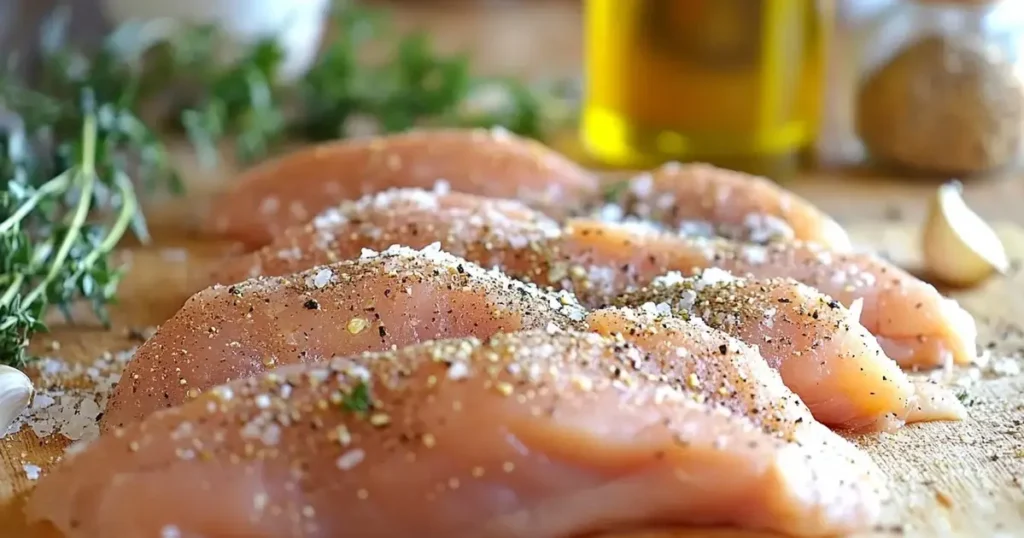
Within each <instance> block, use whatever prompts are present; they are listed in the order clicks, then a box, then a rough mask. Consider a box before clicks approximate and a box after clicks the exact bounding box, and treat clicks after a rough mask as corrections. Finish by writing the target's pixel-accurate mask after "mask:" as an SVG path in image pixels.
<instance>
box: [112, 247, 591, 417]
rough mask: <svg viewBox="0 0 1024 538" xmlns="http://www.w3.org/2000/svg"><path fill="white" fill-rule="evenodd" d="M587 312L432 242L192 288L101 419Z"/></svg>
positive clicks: (564, 321)
mask: <svg viewBox="0 0 1024 538" xmlns="http://www.w3.org/2000/svg"><path fill="white" fill-rule="evenodd" d="M584 315H585V312H584V310H583V309H582V307H580V306H579V304H577V303H576V299H575V298H574V297H573V296H572V295H571V294H569V293H567V292H562V293H557V294H556V293H549V292H545V291H542V290H540V289H538V288H537V287H536V286H532V285H529V284H524V283H522V282H520V281H517V280H513V279H510V278H508V277H506V276H505V275H503V274H501V273H499V272H496V271H486V270H484V269H481V268H480V267H479V266H477V265H475V264H472V263H469V262H467V261H465V260H462V259H461V258H456V257H454V256H451V255H449V254H446V253H443V252H441V251H440V250H439V249H438V248H437V245H434V247H433V248H425V249H423V250H421V251H415V250H412V249H408V248H397V247H396V248H392V249H388V250H386V251H384V252H381V253H376V252H366V253H364V255H363V256H362V257H361V258H359V259H356V260H352V261H345V262H339V263H337V264H333V265H327V266H320V267H316V268H313V269H310V270H308V271H305V272H303V273H297V274H294V275H290V276H288V277H275V278H261V279H253V280H249V281H246V282H242V283H239V284H235V285H232V286H214V287H212V288H209V289H206V290H204V291H201V292H199V293H197V294H196V295H194V296H193V297H192V298H191V299H189V300H188V302H186V303H185V305H184V306H183V307H182V308H181V310H180V311H178V313H177V314H175V315H174V317H172V318H171V319H170V320H168V321H167V322H166V323H164V324H163V325H162V326H161V327H160V329H159V331H157V333H156V334H155V335H154V336H153V337H152V338H150V339H149V341H147V342H146V343H145V344H144V345H142V346H141V347H140V348H139V349H138V351H136V352H135V357H134V358H133V359H132V361H131V362H130V363H128V366H127V368H126V369H125V371H124V373H123V375H122V378H121V382H120V383H119V384H118V386H117V388H116V390H115V391H114V393H113V394H112V395H111V398H110V401H109V403H108V407H107V411H106V413H105V414H104V416H103V421H102V423H101V426H102V427H103V429H105V430H109V429H110V428H111V427H112V426H121V425H124V424H127V423H129V422H132V421H135V420H138V419H140V418H142V417H143V416H145V415H147V414H148V413H151V412H153V411H155V410H157V409H161V408H165V407H171V406H174V405H178V404H180V403H182V402H183V401H185V399H186V398H187V397H188V396H193V397H194V396H197V395H198V394H200V393H201V392H202V391H203V390H205V389H209V388H211V387H213V386H214V385H218V384H221V383H224V382H227V381H229V380H232V379H238V378H242V377H248V376H252V375H255V374H258V373H261V372H264V371H266V370H267V369H270V368H274V367H276V366H280V365H283V364H293V363H297V362H313V361H319V360H322V359H324V358H325V357H330V356H332V355H335V354H352V353H358V352H362V351H383V350H388V349H391V348H393V347H396V346H397V347H402V346H405V345H408V344H412V343H416V342H421V341H424V340H430V339H436V338H449V337H462V336H476V337H479V338H486V337H489V336H491V335H492V334H495V333H497V332H502V331H504V332H508V331H516V330H521V329H531V328H544V327H546V326H548V325H549V324H553V325H554V326H557V327H562V328H569V327H573V326H575V325H577V324H579V323H580V322H582V320H583V318H584Z"/></svg>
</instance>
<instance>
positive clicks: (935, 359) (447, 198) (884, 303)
mask: <svg viewBox="0 0 1024 538" xmlns="http://www.w3.org/2000/svg"><path fill="white" fill-rule="evenodd" d="M434 241H440V242H441V245H442V248H444V249H445V250H447V251H451V252H453V253H455V254H456V255H460V256H465V257H467V258H468V259H470V260H472V261H475V262H478V263H481V264H484V265H486V266H491V265H496V266H498V267H500V268H501V269H502V270H504V271H505V272H507V273H509V274H510V275H512V276H514V277H516V278H520V279H524V280H529V281H532V282H535V283H537V284H539V285H552V286H555V287H557V288H561V289H567V290H571V291H573V292H574V293H575V294H576V295H577V296H578V297H579V299H580V301H581V302H583V303H584V304H587V305H590V306H599V305H602V304H607V303H608V302H609V301H611V300H612V299H613V298H614V297H616V296H618V295H620V294H621V293H623V292H625V291H628V290H630V289H635V288H637V287H642V286H645V285H648V284H650V283H651V281H652V280H653V279H654V278H656V277H658V276H660V275H663V274H665V273H667V272H670V271H680V272H681V273H683V274H685V275H689V274H693V273H695V272H697V271H700V270H701V269H705V268H710V267H718V268H722V269H724V270H727V271H729V272H731V273H734V274H736V275H739V276H748V275H749V276H752V277H754V278H755V279H759V280H764V279H773V278H786V277H789V278H792V279H794V280H796V281H798V282H801V283H803V284H806V285H808V286H811V287H813V288H816V289H817V290H819V291H821V292H822V293H824V294H826V295H828V296H830V297H832V298H834V299H836V300H837V301H839V302H840V303H842V304H843V305H844V306H846V307H850V306H851V305H853V304H854V302H855V301H857V300H858V299H861V300H862V308H861V315H860V318H859V320H860V323H861V324H863V325H864V327H866V328H867V329H868V330H869V331H870V332H871V333H872V334H873V335H874V336H875V337H877V338H878V341H879V343H880V344H881V346H882V349H883V350H884V351H885V354H886V355H888V356H889V357H891V358H892V359H894V360H896V362H897V363H899V364H900V366H902V367H904V368H915V367H934V366H941V365H943V364H946V363H947V362H949V361H954V362H957V363H961V364H963V363H969V362H970V361H971V360H973V358H974V357H975V354H976V349H975V340H976V329H975V325H974V320H973V318H972V317H971V316H970V314H968V313H967V312H966V311H964V310H963V309H962V308H960V307H959V306H958V305H957V304H956V302H955V301H952V300H950V299H946V298H944V297H942V295H941V294H939V292H938V291H937V290H936V289H935V288H934V287H933V286H931V285H929V284H927V283H925V282H922V281H921V280H918V279H917V278H915V277H913V276H912V275H910V274H908V273H907V272H905V271H903V270H902V269H899V268H898V267H896V266H894V265H892V264H890V263H888V262H886V261H885V260H882V259H881V258H878V257H876V256H873V255H870V254H864V253H849V254H837V253H833V252H831V251H829V250H826V249H825V248H824V247H821V246H818V245H815V244H813V243H804V242H789V243H774V244H771V245H750V244H743V243H737V242H733V241H728V240H723V239H707V238H702V237H684V236H680V235H679V234H674V233H664V232H660V231H657V230H654V229H651V228H649V227H645V226H643V225H641V224H638V223H625V224H613V223H608V222H600V221H596V220H580V219H575V220H570V221H569V222H568V224H567V225H566V226H564V227H563V228H562V229H559V228H558V227H557V226H556V224H555V223H554V222H553V221H552V220H551V219H549V218H547V217H545V216H544V215H543V214H540V213H537V212H531V211H530V210H529V209H528V208H527V207H525V206H523V205H522V204H517V203H515V202H511V201H501V202H498V201H494V200H488V199H485V198H480V197H476V196H470V195H463V194H456V193H448V194H445V193H436V192H435V193H431V192H426V191H415V190H406V191H393V192H388V193H382V194H380V195H377V196H374V197H368V198H367V199H364V200H361V201H359V202H356V203H352V204H347V205H345V206H343V207H342V208H341V209H339V210H333V211H330V212H327V213H324V214H323V215H321V216H320V217H318V218H317V219H316V220H314V222H313V223H311V224H309V225H307V226H303V227H297V228H293V229H291V230H289V231H288V232H287V233H285V234H284V235H283V236H282V237H281V238H280V239H279V240H278V241H277V242H275V243H274V244H272V245H271V246H269V247H266V248H264V249H263V250H261V251H259V252H257V253H254V254H251V255H248V256H242V257H240V258H238V260H237V261H233V262H228V263H227V264H225V267H224V269H223V270H222V271H220V272H219V273H218V275H217V277H216V279H217V280H220V281H222V282H232V281H237V280H241V279H243V278H247V277H249V276H251V275H254V274H269V275H274V274H288V273H291V272H294V271H298V270H301V269H306V268H308V267H312V266H314V265H317V264H321V263H327V262H329V261H332V260H336V259H339V258H341V259H344V258H345V257H349V256H354V255H355V253H358V251H359V249H362V248H374V249H382V248H386V247H388V246H390V245H392V244H395V243H402V244H410V245H412V246H420V245H426V244H430V243H431V242H434Z"/></svg>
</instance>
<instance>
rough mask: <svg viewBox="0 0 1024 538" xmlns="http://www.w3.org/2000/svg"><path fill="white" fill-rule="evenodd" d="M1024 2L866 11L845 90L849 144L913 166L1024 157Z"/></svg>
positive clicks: (952, 172) (935, 168)
mask: <svg viewBox="0 0 1024 538" xmlns="http://www.w3.org/2000/svg"><path fill="white" fill-rule="evenodd" d="M854 1H856V0H854ZM1022 4H1024V3H1022V2H1020V1H1019V0H1002V1H982V0H960V1H953V0H946V1H936V0H928V1H926V0H901V1H897V2H894V3H893V4H892V5H891V6H890V7H889V8H887V9H885V10H882V11H881V12H879V13H878V14H877V16H874V17H872V18H871V19H869V20H868V21H867V22H866V23H865V24H864V26H863V28H862V34H861V35H860V36H858V37H857V40H858V41H859V42H860V43H861V45H862V48H861V50H860V54H859V58H858V61H857V62H856V64H857V66H856V71H857V75H856V77H855V84H854V87H853V88H852V89H851V91H849V92H848V97H849V103H848V104H849V109H850V114H849V125H848V130H849V138H850V139H851V140H853V141H855V143H853V144H850V146H851V147H852V146H855V145H856V146H859V148H857V149H859V150H862V151H863V155H864V156H865V157H866V158H867V160H868V161H869V162H871V163H873V164H879V165H883V166H886V167H888V168H890V169H892V170H893V171H896V172H899V173H905V174H914V175H929V176H937V177H967V176H973V175H979V174H986V173H990V172H994V171H999V170H1005V169H1007V168H1010V167H1013V166H1016V165H1017V164H1019V161H1020V155H1021V149H1022V147H1024V145H1022V140H1024V136H1022V135H1024V78H1022V74H1024V71H1022V69H1021V68H1022V64H1021V62H1022V59H1024V55H1022V52H1024V49H1022V47H1024V5H1022ZM838 60H839V59H837V61H838ZM857 149H854V150H852V151H857ZM847 151H848V152H849V151H851V150H847ZM855 156H856V155H854V154H851V155H849V157H855Z"/></svg>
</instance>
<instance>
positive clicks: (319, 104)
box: [0, 2, 543, 365]
mask: <svg viewBox="0 0 1024 538" xmlns="http://www.w3.org/2000/svg"><path fill="white" fill-rule="evenodd" d="M332 16H333V23H332V31H333V32H332V33H333V34H334V35H336V37H334V38H333V39H331V40H330V41H329V42H327V43H325V44H324V47H323V49H322V52H321V54H320V56H319V59H318V60H317V61H316V62H315V64H314V65H313V66H312V68H311V69H310V70H309V71H308V73H306V74H305V75H304V76H303V77H301V79H299V80H297V81H285V80H283V79H282V77H281V69H282V67H283V63H284V52H283V50H282V49H281V47H280V46H279V45H278V43H277V42H276V41H274V39H272V38H267V39H263V40H260V41H258V42H255V43H252V44H250V45H248V46H246V47H244V48H243V50H242V51H241V53H240V54H238V55H237V56H236V58H235V59H234V60H231V61H227V62H225V61H222V60H221V59H219V55H218V50H221V47H222V46H223V45H225V43H226V37H225V36H224V35H221V34H220V33H219V32H218V31H217V30H216V29H215V28H214V27H212V26H195V27H188V28H182V27H175V28H174V29H173V31H167V28H166V27H161V26H160V25H154V24H129V25H125V26H123V27H121V28H118V29H116V30H115V31H114V32H113V33H111V34H110V35H109V36H108V37H107V38H106V39H105V40H104V42H103V43H102V45H101V46H99V47H98V49H96V50H92V51H90V52H89V53H84V52H82V50H81V49H79V48H77V47H73V46H69V44H67V43H65V42H64V39H63V37H64V36H65V35H66V31H65V30H66V29H67V25H68V23H69V22H70V11H69V10H66V9H65V10H58V11H57V12H56V14H55V16H54V17H53V18H52V19H51V20H50V22H49V23H48V24H47V25H46V27H45V29H44V31H43V35H42V62H41V72H40V73H39V76H38V79H37V80H33V81H32V83H31V84H27V83H26V82H25V81H23V80H21V79H20V78H18V77H16V76H14V75H13V74H12V73H13V71H10V70H6V71H3V72H2V73H0V174H3V178H4V181H5V184H4V186H3V189H2V190H0V362H5V363H10V364H16V365H21V364H23V363H24V362H25V361H26V360H27V359H28V357H27V355H26V352H25V348H26V345H27V342H28V340H29V338H30V337H31V336H32V334H33V333H35V332H38V331H41V330H45V328H46V327H45V325H44V323H43V319H44V316H45V315H46V313H47V312H48V311H49V309H50V308H51V307H53V308H56V309H57V310H59V311H61V312H63V313H64V315H65V316H66V317H67V318H69V319H70V317H71V313H72V307H73V306H74V305H75V304H76V303H81V302H84V303H87V304H89V305H91V307H92V310H93V312H94V313H95V315H96V316H97V317H98V318H99V319H100V320H101V321H103V322H104V323H106V322H107V305H109V304H110V303H111V302H113V301H114V300H115V298H116V292H117V287H118V284H119V282H120V280H121V277H122V274H123V273H122V271H121V270H120V269H119V268H117V267H115V266H114V264H113V263H112V261H111V256H110V255H111V252H112V251H113V249H114V248H115V246H116V245H117V244H118V243H119V241H120V240H121V239H122V237H123V236H124V235H125V234H127V233H128V232H129V231H130V232H132V233H133V234H134V235H135V236H136V237H138V238H139V239H140V240H141V241H143V242H145V241H147V240H148V233H147V229H146V223H145V220H144V218H143V215H142V213H141V212H140V211H139V202H138V199H137V196H136V188H139V187H140V186H141V187H142V188H144V189H147V190H148V189H154V188H170V189H171V190H174V191H180V189H181V183H180V182H179V181H178V178H177V176H176V175H175V173H174V170H173V168H172V166H171V164H170V162H169V158H168V152H167V149H166V148H165V146H164V145H163V144H162V143H161V141H160V137H158V135H157V134H156V133H157V131H163V130H165V129H162V128H160V129H158V128H153V127H150V126H151V125H161V126H164V127H165V126H166V124H167V123H169V124H170V126H171V127H172V128H176V129H179V130H180V131H181V132H183V133H185V134H186V135H187V137H188V138H189V139H190V140H191V141H192V143H193V146H194V147H195V149H196V151H197V152H198V153H199V155H200V157H201V158H202V159H203V160H204V161H206V162H212V161H213V160H214V159H215V158H216V157H217V155H218V152H217V149H216V148H217V147H218V146H219V145H220V143H221V142H222V141H224V140H232V141H233V142H234V144H235V148H236V151H235V153H236V157H237V158H238V159H239V160H241V161H243V162H250V161H255V160H259V159H262V158H265V157H266V156H268V155H270V154H272V153H273V152H274V151H275V150H276V149H277V148H279V147H280V146H281V145H282V143H284V142H286V141H287V142H302V141H321V140H329V139H336V138H343V137H345V136H346V135H348V134H349V132H348V130H349V129H350V128H351V124H353V123H371V124H373V126H374V127H375V128H376V129H377V130H378V131H379V132H384V133H387V132H396V131H402V130H405V129H408V128H410V127H414V126H420V125H449V126H493V125H501V126H504V127H506V128H507V129H509V130H511V131H513V132H516V133H519V134H522V135H525V136H531V137H540V136H541V135H542V134H543V132H542V128H541V116H542V114H541V111H542V110H541V109H542V106H541V105H542V104H543V101H542V99H541V97H539V94H538V93H537V92H536V91H535V90H534V89H531V88H527V87H525V86H523V85H521V84H519V83H517V82H515V81H510V80H500V79H481V78H476V77H472V76H471V75H470V72H469V66H468V63H467V61H466V58H464V57H462V56H457V55H453V56H447V55H442V54H439V53H437V52H436V51H435V50H434V47H433V45H432V43H431V42H430V40H429V39H428V38H427V37H426V36H425V35H422V34H413V35H397V34H395V33H394V32H393V31H392V30H391V29H389V27H388V25H387V24H386V23H387V17H386V14H385V13H384V12H380V11H371V10H367V9H365V8H362V7H358V6H353V5H350V4H349V3H347V2H341V3H338V5H337V6H336V9H335V10H334V13H333V14H332ZM368 47H377V48H378V49H379V48H381V47H383V48H384V49H385V50H386V51H387V54H385V56H384V60H383V61H380V62H372V63H371V62H368V61H367V60H366V52H367V48H368ZM8 60H11V58H9V59H8ZM480 96H485V97H486V99H481V98H480ZM481 100H483V101H490V103H489V105H488V106H481V105H480V103H479V101H481ZM495 103H496V106H495ZM153 110H155V111H157V112H158V114H157V115H156V116H154V115H153V114H152V111H153ZM143 111H145V112H146V113H145V114H144V113H143ZM160 111H163V112H162V113H159V112H160ZM144 118H145V119H144Z"/></svg>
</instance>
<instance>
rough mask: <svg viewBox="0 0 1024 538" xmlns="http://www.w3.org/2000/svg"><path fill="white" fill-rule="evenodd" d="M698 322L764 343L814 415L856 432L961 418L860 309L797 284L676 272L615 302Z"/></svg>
mask: <svg viewBox="0 0 1024 538" xmlns="http://www.w3.org/2000/svg"><path fill="white" fill-rule="evenodd" d="M614 303H615V304H618V305H624V306H644V307H645V308H648V309H654V310H656V311H657V310H665V311H670V312H672V313H673V314H675V315H679V316H682V317H684V318H686V319H698V320H701V321H703V322H706V323H707V324H708V325H710V326H712V327H715V328H717V329H720V330H722V331H724V332H726V333H728V334H730V335H732V336H735V337H736V338H739V339H741V340H743V341H744V342H747V343H750V344H752V345H756V346H757V347H758V349H759V351H760V353H761V355H763V356H764V358H765V359H766V360H767V361H768V364H769V365H771V367H772V368H775V369H777V370H778V371H779V373H780V374H781V375H782V379H783V381H784V382H785V383H786V386H787V387H789V388H790V389H791V390H792V391H793V392H795V393H796V394H797V395H799V396H800V398H801V400H803V402H804V403H805V404H807V406H808V407H809V408H810V409H811V412H812V413H813V414H814V418H816V419H817V420H819V421H820V422H822V423H824V424H825V425H827V426H831V427H834V428H842V429H848V430H888V431H891V430H894V429H896V428H899V427H900V426H902V425H903V423H904V422H905V421H908V420H910V421H919V420H959V419H961V418H963V416H964V414H965V411H964V409H963V406H962V405H961V404H960V402H958V401H957V400H956V399H955V398H948V399H941V398H934V396H935V392H936V391H937V390H938V387H936V388H935V389H934V390H932V391H929V392H927V393H924V394H918V391H917V390H916V389H915V386H914V384H913V383H912V382H911V381H910V379H909V378H908V377H907V376H906V374H904V373H903V371H902V370H900V368H899V365H897V364H896V363H895V362H894V361H893V360H891V359H889V358H888V357H886V356H885V354H884V353H883V352H882V349H881V348H880V347H879V345H878V342H877V341H876V340H875V339H874V338H873V337H871V335H870V333H868V331H867V329H865V328H864V326H862V325H861V324H860V323H859V321H858V318H859V312H857V311H851V310H848V309H847V308H846V307H844V306H843V305H841V304H840V303H839V302H838V301H836V300H834V299H832V298H830V297H828V296H826V295H823V294H821V293H820V292H818V291H817V290H815V289H813V288H810V287H809V286H806V285H803V284H799V283H797V282H795V281H793V280H790V279H770V280H754V279H744V278H736V277H734V276H732V275H730V274H729V273H727V272H725V271H723V270H721V269H705V270H704V271H703V272H702V273H700V274H699V275H697V276H693V277H689V278H686V277H683V276H682V275H681V274H680V273H678V272H674V273H670V274H668V275H666V276H664V277H659V278H656V279H655V280H654V282H652V284H651V285H650V286H649V287H645V288H642V289H640V290H637V291H634V292H631V293H627V294H624V295H622V296H620V297H618V298H616V299H615V301H614Z"/></svg>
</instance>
